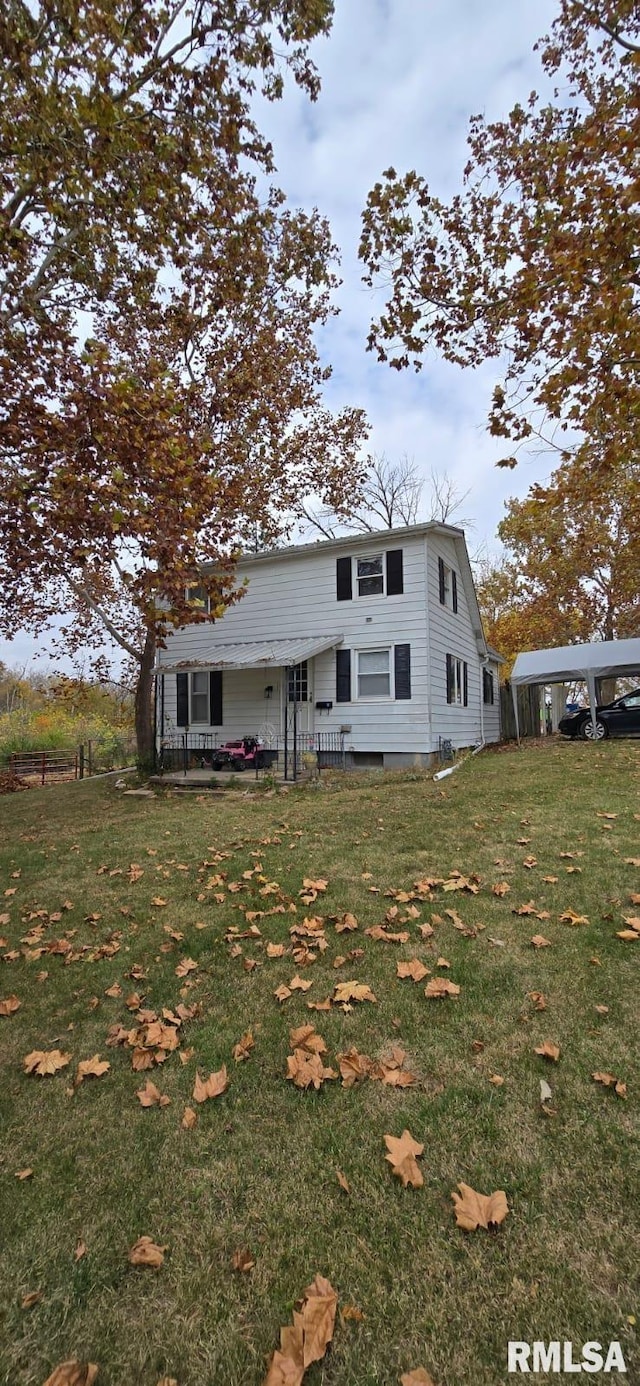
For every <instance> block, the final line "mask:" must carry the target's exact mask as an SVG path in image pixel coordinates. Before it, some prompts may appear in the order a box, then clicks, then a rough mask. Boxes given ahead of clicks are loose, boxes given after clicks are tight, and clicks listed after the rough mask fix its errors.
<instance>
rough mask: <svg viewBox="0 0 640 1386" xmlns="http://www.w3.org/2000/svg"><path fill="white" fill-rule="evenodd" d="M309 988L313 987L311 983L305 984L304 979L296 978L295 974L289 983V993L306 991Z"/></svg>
mask: <svg viewBox="0 0 640 1386" xmlns="http://www.w3.org/2000/svg"><path fill="white" fill-rule="evenodd" d="M311 986H313V982H305V981H304V979H303V978H302V977H298V976H297V974H296V976H295V977H293V978H292V979H291V981H290V982H289V990H290V991H308V990H309V987H311Z"/></svg>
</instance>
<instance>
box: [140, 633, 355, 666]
mask: <svg viewBox="0 0 640 1386" xmlns="http://www.w3.org/2000/svg"><path fill="white" fill-rule="evenodd" d="M343 640H344V636H343V635H306V636H303V635H300V636H293V637H290V638H288V639H285V640H279V639H278V640H234V641H229V642H228V643H224V642H222V641H221V642H220V643H218V644H215V645H209V646H208V648H207V649H203V651H202V654H200V655H199V656H198V658H197V659H181V660H177V661H172V662H171V663H167V664H164V663H160V664H156V667H155V669H154V673H155V674H177V673H182V672H186V671H187V670H190V669H286V668H289V667H291V665H294V664H303V663H304V661H305V660H307V659H312V658H313V656H314V655H317V654H322V653H323V651H324V650H332V649H334V648H335V646H336V645H340V644H341V643H342V641H343Z"/></svg>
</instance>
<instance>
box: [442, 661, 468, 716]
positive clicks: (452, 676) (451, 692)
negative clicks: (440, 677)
mask: <svg viewBox="0 0 640 1386" xmlns="http://www.w3.org/2000/svg"><path fill="white" fill-rule="evenodd" d="M468 701H469V669H468V665H467V664H466V662H465V660H464V659H457V658H456V656H455V655H450V654H448V655H447V702H448V703H457V704H458V705H459V706H461V707H466V706H467V704H468Z"/></svg>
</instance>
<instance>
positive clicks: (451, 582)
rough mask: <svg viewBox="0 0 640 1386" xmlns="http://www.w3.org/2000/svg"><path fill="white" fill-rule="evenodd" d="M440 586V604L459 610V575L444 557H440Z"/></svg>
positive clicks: (452, 609)
mask: <svg viewBox="0 0 640 1386" xmlns="http://www.w3.org/2000/svg"><path fill="white" fill-rule="evenodd" d="M438 586H439V589H440V605H441V606H448V607H449V608H450V610H451V611H457V610H458V577H457V574H456V572H455V570H454V569H453V568H449V567H448V565H447V564H446V563H445V561H444V558H439V559H438Z"/></svg>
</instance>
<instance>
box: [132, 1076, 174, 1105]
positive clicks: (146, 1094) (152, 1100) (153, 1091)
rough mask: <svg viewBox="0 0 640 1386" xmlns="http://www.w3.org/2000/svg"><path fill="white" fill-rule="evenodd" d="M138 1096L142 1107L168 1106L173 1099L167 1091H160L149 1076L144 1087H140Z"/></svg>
mask: <svg viewBox="0 0 640 1386" xmlns="http://www.w3.org/2000/svg"><path fill="white" fill-rule="evenodd" d="M136 1097H137V1099H138V1102H139V1103H140V1106H141V1107H168V1106H169V1103H170V1101H171V1098H170V1097H167V1095H166V1093H163V1092H160V1090H159V1089H158V1088H157V1087H156V1085H155V1083H152V1082H151V1079H150V1078H147V1081H146V1083H145V1085H144V1087H143V1088H138V1091H137V1093H136Z"/></svg>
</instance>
